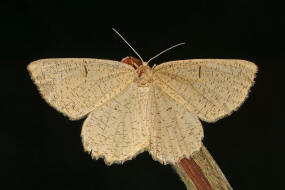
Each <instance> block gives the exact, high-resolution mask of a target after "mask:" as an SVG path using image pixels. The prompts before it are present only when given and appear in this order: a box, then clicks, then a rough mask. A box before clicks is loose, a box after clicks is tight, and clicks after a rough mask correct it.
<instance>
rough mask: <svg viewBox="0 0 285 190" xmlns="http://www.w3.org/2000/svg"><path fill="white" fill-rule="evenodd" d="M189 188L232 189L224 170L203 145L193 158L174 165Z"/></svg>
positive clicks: (200, 189)
mask: <svg viewBox="0 0 285 190" xmlns="http://www.w3.org/2000/svg"><path fill="white" fill-rule="evenodd" d="M173 168H174V169H175V170H176V172H177V173H178V175H179V176H180V178H181V179H182V181H183V182H184V184H185V185H186V188H187V190H232V187H231V186H230V184H229V182H228V181H227V179H226V177H225V176H224V174H223V172H222V171H221V169H220V168H219V166H218V165H217V163H216V162H215V160H214V159H213V157H212V156H211V154H210V153H209V152H208V150H207V149H206V147H205V146H204V145H203V146H202V148H201V149H200V151H198V152H196V153H194V155H193V156H192V158H190V159H187V158H183V159H181V160H180V162H179V163H178V164H176V165H173Z"/></svg>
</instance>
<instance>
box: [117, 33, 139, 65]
mask: <svg viewBox="0 0 285 190" xmlns="http://www.w3.org/2000/svg"><path fill="white" fill-rule="evenodd" d="M112 29H113V30H114V32H116V33H117V34H118V35H119V36H120V37H121V38H122V39H123V40H124V42H126V44H128V46H129V47H130V48H131V49H132V50H133V51H134V52H135V53H136V54H137V56H138V57H139V58H140V60H141V61H142V63H143V62H144V61H143V59H142V58H141V56H140V55H139V54H138V52H137V51H136V50H135V49H134V48H133V47H132V46H131V45H130V44H129V43H128V42H127V40H126V39H125V38H124V37H123V36H122V35H121V34H120V33H119V32H118V31H117V30H116V29H115V28H112Z"/></svg>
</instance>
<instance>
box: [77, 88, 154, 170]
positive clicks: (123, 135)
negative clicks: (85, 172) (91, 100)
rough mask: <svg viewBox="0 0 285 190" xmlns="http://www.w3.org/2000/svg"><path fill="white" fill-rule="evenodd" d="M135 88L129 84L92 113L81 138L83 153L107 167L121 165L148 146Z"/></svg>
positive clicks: (146, 132)
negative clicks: (100, 161) (120, 92)
mask: <svg viewBox="0 0 285 190" xmlns="http://www.w3.org/2000/svg"><path fill="white" fill-rule="evenodd" d="M138 93H139V92H138V87H137V84H136V83H133V84H131V85H130V86H129V87H128V88H127V89H126V90H125V91H124V92H123V93H122V94H121V95H119V96H117V97H115V98H114V99H113V100H112V101H110V102H108V103H106V104H104V105H102V106H101V107H99V108H98V109H96V110H94V111H93V112H91V113H90V114H89V115H88V117H87V119H86V120H85V122H84V124H83V127H82V131H81V137H82V142H83V146H84V149H85V151H88V152H90V154H91V156H92V157H93V158H95V159H98V158H104V160H105V163H106V164H108V165H109V164H113V163H123V162H125V161H126V160H130V159H132V158H133V157H135V156H136V155H137V154H138V153H140V152H142V151H144V150H146V147H147V146H148V145H149V136H148V130H147V128H146V121H145V120H144V118H143V117H142V115H143V114H142V105H141V102H140V101H139V95H138Z"/></svg>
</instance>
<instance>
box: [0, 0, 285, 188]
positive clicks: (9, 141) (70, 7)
mask: <svg viewBox="0 0 285 190" xmlns="http://www.w3.org/2000/svg"><path fill="white" fill-rule="evenodd" d="M2 5H3V6H2ZM1 9H2V10H1V15H0V16H1V20H2V21H1V26H2V27H1V33H2V34H1V57H0V60H1V77H3V79H2V80H1V96H2V98H1V108H2V111H4V112H5V115H3V118H2V123H1V137H0V143H1V144H0V146H1V147H0V149H1V152H2V153H1V156H0V157H1V158H0V159H1V178H2V179H6V177H8V178H7V180H5V181H6V182H9V183H12V184H13V185H20V186H21V188H23V187H24V186H25V187H29V188H30V189H96V190H97V189H104V190H108V189H185V187H184V185H183V183H182V182H181V181H180V179H179V177H178V176H177V175H176V174H175V172H174V171H173V170H172V169H171V167H170V166H163V165H161V164H159V163H158V162H155V161H153V160H152V159H151V157H150V155H149V154H148V153H146V152H145V153H143V154H140V155H138V156H137V157H136V158H135V159H133V160H132V161H127V162H126V163H124V164H123V165H112V166H106V165H105V164H104V162H103V161H102V159H100V160H97V161H96V160H91V157H90V156H89V155H88V154H87V153H85V152H84V151H83V147H82V144H81V139H80V131H81V126H82V123H83V121H84V120H80V121H69V120H68V118H66V117H64V116H62V115H61V114H60V113H58V112H56V111H55V110H54V109H53V108H51V107H49V106H48V105H47V104H46V103H45V102H44V100H42V99H41V97H40V95H39V94H38V92H37V89H36V87H35V86H34V85H33V83H32V81H31V79H30V77H29V74H28V72H27V70H26V66H27V65H28V63H29V62H31V61H34V60H37V59H40V58H62V57H89V58H104V59H111V60H121V59H122V58H123V57H125V56H127V55H133V56H134V53H133V52H132V51H131V50H130V48H128V47H127V45H126V44H125V43H124V42H123V41H122V40H121V39H119V37H118V36H117V35H116V34H115V33H114V32H113V31H112V30H111V28H112V27H114V28H116V29H117V30H118V31H119V32H120V33H121V34H122V35H123V36H124V37H125V38H126V39H127V40H128V41H129V42H130V43H131V44H132V45H133V47H134V48H135V49H136V50H137V51H138V52H139V53H140V54H141V56H142V57H143V58H144V59H145V60H147V59H149V58H150V57H152V56H153V55H155V54H156V53H158V52H159V51H161V50H164V49H166V48H168V47H169V46H171V45H174V44H177V43H180V42H186V43H187V44H186V45H185V46H181V47H179V48H176V49H173V50H171V51H170V52H168V53H166V54H164V55H161V56H160V57H159V58H157V59H156V60H154V61H153V63H156V64H159V63H161V62H165V61H169V60H179V59H191V58H223V59H226V58H238V59H245V60H249V61H252V62H255V63H256V64H257V65H258V67H259V72H258V75H257V78H256V84H255V86H254V87H253V88H252V90H251V93H250V96H249V98H248V99H247V100H246V102H245V103H244V104H243V105H242V107H241V108H240V109H239V110H238V111H237V112H234V113H233V114H232V115H231V116H229V117H227V118H224V119H221V120H220V121H218V122H216V123H212V124H208V123H204V122H203V126H204V130H205V138H204V141H203V142H204V143H205V145H206V147H207V148H208V149H209V151H210V152H211V153H212V155H213V157H214V158H215V160H216V161H217V163H218V164H219V166H220V167H221V169H222V171H223V172H224V173H225V175H226V176H227V178H228V180H229V182H230V184H231V185H232V187H233V188H234V189H282V187H284V186H283V185H281V182H282V181H281V178H282V176H283V177H284V165H283V162H284V146H283V145H284V137H283V135H284V133H283V131H284V129H283V128H284V122H282V120H283V118H284V109H283V108H282V105H281V100H282V98H284V93H283V92H282V91H283V89H284V83H283V81H282V78H283V75H284V74H283V72H282V69H283V66H284V64H285V62H284V46H285V43H284V40H283V38H282V37H283V35H284V28H283V27H282V24H284V13H283V11H284V6H282V5H281V4H279V3H278V2H273V1H258V0H251V1H248V0H241V1H204V0H202V1H188V2H187V3H184V2H181V1H164V2H158V1H157V2H144V3H139V2H138V1H132V2H131V1H130V2H124V3H123V2H119V1H116V2H111V1H104V0H103V1H92V3H87V2H85V1H60V2H52V1H31V0H30V1H28V0H27V1H15V2H10V3H9V4H1Z"/></svg>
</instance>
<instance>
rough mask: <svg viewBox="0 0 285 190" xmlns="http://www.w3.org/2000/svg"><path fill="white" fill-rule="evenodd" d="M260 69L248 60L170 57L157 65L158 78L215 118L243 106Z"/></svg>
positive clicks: (174, 95) (189, 104) (187, 104)
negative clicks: (180, 58)
mask: <svg viewBox="0 0 285 190" xmlns="http://www.w3.org/2000/svg"><path fill="white" fill-rule="evenodd" d="M256 72H257V66H256V65H255V64H254V63H252V62H249V61H245V60H230V59H229V60H227V59H192V60H181V61H170V62H166V63H163V64H161V65H159V66H157V67H156V68H155V69H154V82H155V83H156V84H157V85H158V86H160V87H161V88H162V90H163V91H164V92H165V93H166V94H168V95H169V96H171V97H172V98H174V99H175V100H176V101H177V102H179V103H180V104H182V105H183V106H184V107H186V108H187V110H189V111H190V112H192V113H194V114H196V115H197V116H198V117H199V118H200V119H202V120H204V121H208V122H214V121H216V120H218V119H220V118H222V117H224V116H226V115H229V114H231V112H232V111H234V110H237V109H238V108H239V106H240V105H241V104H242V103H243V102H244V100H245V99H246V98H247V96H248V93H249V89H250V87H251V86H252V85H253V84H254V78H255V74H256Z"/></svg>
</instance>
